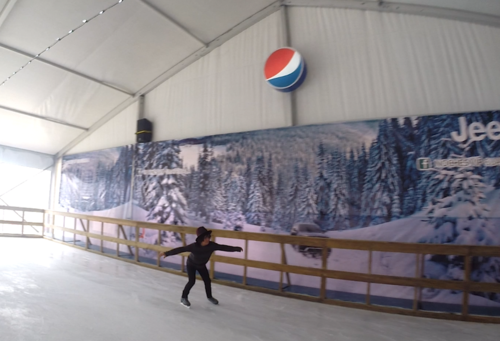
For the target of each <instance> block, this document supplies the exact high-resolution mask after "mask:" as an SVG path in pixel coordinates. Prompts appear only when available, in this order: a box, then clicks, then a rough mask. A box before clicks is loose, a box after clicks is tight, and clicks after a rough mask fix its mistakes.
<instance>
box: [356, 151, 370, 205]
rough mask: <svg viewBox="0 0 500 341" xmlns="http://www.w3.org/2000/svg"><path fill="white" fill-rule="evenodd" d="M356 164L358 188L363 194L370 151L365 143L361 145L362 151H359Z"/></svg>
mask: <svg viewBox="0 0 500 341" xmlns="http://www.w3.org/2000/svg"><path fill="white" fill-rule="evenodd" d="M356 166H357V168H358V186H359V187H358V188H359V193H360V196H361V195H362V193H363V187H364V183H365V178H366V172H367V171H368V153H367V151H366V147H365V145H364V144H362V145H361V151H360V152H359V156H358V159H357V162H356ZM360 202H361V201H360Z"/></svg>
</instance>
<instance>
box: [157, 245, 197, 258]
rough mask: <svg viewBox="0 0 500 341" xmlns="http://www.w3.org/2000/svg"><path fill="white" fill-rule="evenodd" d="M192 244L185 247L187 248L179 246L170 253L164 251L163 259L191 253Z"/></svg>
mask: <svg viewBox="0 0 500 341" xmlns="http://www.w3.org/2000/svg"><path fill="white" fill-rule="evenodd" d="M192 249H193V244H191V245H187V246H181V247H178V248H175V249H172V250H170V251H166V252H164V253H163V257H168V256H175V255H178V254H179V253H183V252H192V251H193V250H192Z"/></svg>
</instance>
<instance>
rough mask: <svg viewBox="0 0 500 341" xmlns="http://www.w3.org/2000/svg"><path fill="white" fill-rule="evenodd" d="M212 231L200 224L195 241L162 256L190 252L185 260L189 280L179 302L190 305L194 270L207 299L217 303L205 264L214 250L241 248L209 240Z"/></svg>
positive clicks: (194, 276)
mask: <svg viewBox="0 0 500 341" xmlns="http://www.w3.org/2000/svg"><path fill="white" fill-rule="evenodd" d="M211 236H212V231H209V230H207V229H206V228H205V227H203V226H201V227H199V228H198V229H197V230H196V242H195V243H193V244H190V245H187V246H182V247H178V248H175V249H172V250H170V251H167V252H165V253H164V254H163V255H162V257H168V256H174V255H177V254H179V253H182V252H191V254H190V255H189V257H188V260H187V274H188V278H189V281H188V282H187V284H186V286H185V287H184V291H183V292H182V298H181V304H182V305H184V306H186V307H190V306H191V303H189V300H188V296H189V292H190V291H191V288H192V287H193V285H194V283H195V282H196V271H198V273H199V274H200V276H201V278H202V279H203V282H204V283H205V292H206V294H207V298H208V300H209V301H210V302H211V303H213V304H219V301H217V300H216V299H215V298H213V297H212V281H211V280H210V275H209V274H208V270H207V267H206V264H207V263H208V260H209V259H210V256H212V253H213V252H214V251H227V252H241V251H243V249H242V248H241V247H239V246H229V245H220V244H217V243H214V242H211V241H210V237H211Z"/></svg>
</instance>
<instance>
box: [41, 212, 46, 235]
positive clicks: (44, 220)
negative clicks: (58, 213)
mask: <svg viewBox="0 0 500 341" xmlns="http://www.w3.org/2000/svg"><path fill="white" fill-rule="evenodd" d="M42 219H43V220H42V222H43V226H42V238H43V237H45V225H46V223H47V220H46V216H45V211H43V215H42Z"/></svg>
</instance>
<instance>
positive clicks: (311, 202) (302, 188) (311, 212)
mask: <svg viewBox="0 0 500 341" xmlns="http://www.w3.org/2000/svg"><path fill="white" fill-rule="evenodd" d="M301 173H302V174H301V181H300V184H299V193H300V194H299V197H298V200H299V202H298V203H297V206H298V222H313V221H314V219H315V218H316V214H317V211H316V200H315V199H316V195H315V193H314V187H313V185H312V183H311V179H310V178H309V172H308V170H307V167H306V166H305V167H303V168H302V172H301Z"/></svg>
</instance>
